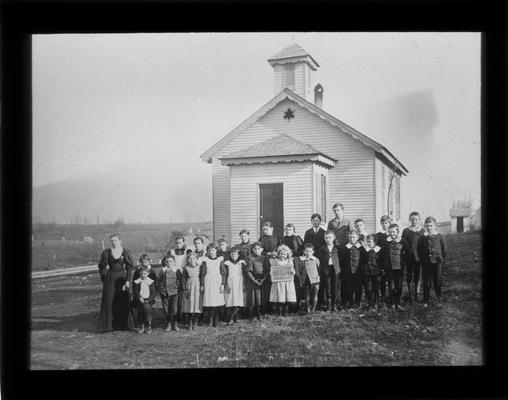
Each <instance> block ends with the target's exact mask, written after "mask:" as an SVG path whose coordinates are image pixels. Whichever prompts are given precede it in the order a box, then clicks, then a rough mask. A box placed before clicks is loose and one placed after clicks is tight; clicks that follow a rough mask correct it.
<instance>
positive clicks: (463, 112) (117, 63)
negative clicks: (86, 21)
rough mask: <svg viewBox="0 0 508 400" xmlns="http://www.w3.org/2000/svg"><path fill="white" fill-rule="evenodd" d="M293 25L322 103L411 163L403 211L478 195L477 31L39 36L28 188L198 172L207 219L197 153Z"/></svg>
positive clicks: (243, 108)
mask: <svg viewBox="0 0 508 400" xmlns="http://www.w3.org/2000/svg"><path fill="white" fill-rule="evenodd" d="M293 35H294V41H296V42H297V43H298V44H299V45H300V46H302V47H303V48H304V49H305V50H307V51H308V52H309V53H310V54H311V55H312V56H313V57H314V59H316V60H317V62H318V63H319V64H320V68H319V69H318V71H317V72H315V73H314V78H313V82H315V83H318V82H319V83H321V84H322V85H323V87H324V106H323V108H324V109H325V110H326V111H327V112H329V113H330V114H332V115H333V116H335V117H336V118H338V119H340V120H342V121H344V122H345V123H347V124H348V125H351V126H353V127H354V128H356V129H357V130H359V131H361V132H362V133H364V134H366V135H368V136H369V137H371V138H373V139H374V140H376V141H378V142H380V143H381V144H383V145H384V146H386V147H387V148H388V149H389V150H390V151H391V152H392V153H394V154H395V155H396V156H397V157H398V158H399V159H400V160H401V161H402V162H403V163H404V164H405V166H406V167H407V168H408V169H409V171H410V172H409V174H408V176H407V177H405V179H404V182H403V188H402V190H403V192H402V196H403V201H404V205H403V206H404V207H403V210H404V211H407V210H412V209H417V210H420V211H421V212H422V213H423V214H426V215H429V214H433V215H436V216H437V217H438V218H439V219H441V220H442V219H449V218H448V217H447V213H448V209H449V207H450V205H451V202H452V201H453V199H454V198H457V197H463V196H472V197H473V200H474V201H475V203H476V206H479V199H480V59H481V54H480V40H481V36H480V34H479V33H298V32H296V33H293V34H292V33H266V34H264V33H248V34H233V33H225V34H188V33H183V34H181V33H178V34H173V33H171V34H126V35H109V34H108V35H95V34H94V35H36V36H34V37H33V143H34V147H33V150H34V155H33V156H34V157H33V184H34V186H40V185H44V184H48V183H52V182H58V181H61V180H65V179H69V178H79V177H82V176H86V175H106V174H112V173H113V174H114V173H129V174H132V176H133V177H134V176H136V175H138V176H143V179H144V183H145V185H146V186H145V188H146V190H147V191H151V190H152V189H153V188H156V187H158V186H160V184H161V182H163V181H164V179H165V178H164V177H165V176H167V175H171V176H175V175H176V176H179V177H180V178H179V179H188V180H189V181H196V182H206V183H205V184H203V192H204V194H203V196H205V197H206V196H208V198H209V199H210V203H209V204H210V206H209V210H204V213H205V214H204V215H205V217H206V216H209V218H210V219H211V214H212V210H211V207H212V206H211V166H210V165H209V164H206V163H204V162H202V161H201V159H200V157H199V156H200V155H201V154H202V153H203V152H204V151H205V150H207V149H208V148H209V147H210V146H211V145H213V144H214V143H215V142H217V141H218V140H219V139H220V138H222V137H223V136H224V135H226V134H227V133H228V132H229V131H230V130H232V129H233V128H235V127H236V126H237V125H239V124H240V123H241V122H242V121H243V120H245V119H246V118H247V117H249V116H250V115H251V114H252V113H254V112H255V111H257V110H258V109H259V108H260V107H261V106H262V105H264V104H265V103H267V102H268V101H269V100H270V99H271V98H272V97H273V96H274V92H273V69H272V68H271V67H270V65H269V64H268V62H267V61H266V60H267V59H268V58H269V57H271V56H272V55H274V54H275V53H277V52H278V51H279V50H281V49H282V48H284V47H286V46H287V45H288V44H289V43H290V42H291V41H292V40H293ZM133 179H135V178H133ZM133 195H136V194H133ZM331 200H332V202H333V199H331ZM146 212H147V213H151V215H149V216H150V217H152V218H157V217H158V216H159V215H166V210H164V209H163V205H161V207H160V209H157V207H154V209H150V210H147V211H146Z"/></svg>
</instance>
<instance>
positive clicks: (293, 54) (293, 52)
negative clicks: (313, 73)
mask: <svg viewBox="0 0 508 400" xmlns="http://www.w3.org/2000/svg"><path fill="white" fill-rule="evenodd" d="M290 59H294V60H295V61H299V60H302V61H307V63H308V64H309V65H310V66H311V68H312V69H313V70H316V69H317V67H319V64H318V62H317V61H316V60H315V59H314V58H313V57H312V56H311V55H310V54H309V53H308V52H307V51H306V50H305V49H304V48H302V47H301V46H300V45H299V44H298V43H295V42H293V43H291V44H289V45H288V46H287V47H285V48H283V49H282V50H281V51H279V52H278V53H277V54H275V55H273V56H272V57H270V58H269V59H268V62H269V63H270V64H271V65H273V64H277V63H278V62H282V63H283V62H288V61H290Z"/></svg>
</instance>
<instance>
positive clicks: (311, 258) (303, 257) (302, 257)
mask: <svg viewBox="0 0 508 400" xmlns="http://www.w3.org/2000/svg"><path fill="white" fill-rule="evenodd" d="M300 260H302V261H305V260H307V257H305V256H300ZM310 260H317V258H316V257H314V256H310Z"/></svg>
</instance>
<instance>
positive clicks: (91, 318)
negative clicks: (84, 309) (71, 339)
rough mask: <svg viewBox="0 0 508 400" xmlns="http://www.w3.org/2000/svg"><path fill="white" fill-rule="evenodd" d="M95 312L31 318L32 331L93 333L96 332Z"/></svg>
mask: <svg viewBox="0 0 508 400" xmlns="http://www.w3.org/2000/svg"><path fill="white" fill-rule="evenodd" d="M98 319H99V314H98V313H97V312H93V313H87V314H76V315H70V316H63V317H62V316H58V317H48V316H36V315H34V316H32V331H42V330H53V331H68V332H72V331H78V332H91V333H95V332H96V330H97V321H98Z"/></svg>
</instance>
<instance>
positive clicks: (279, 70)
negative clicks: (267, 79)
mask: <svg viewBox="0 0 508 400" xmlns="http://www.w3.org/2000/svg"><path fill="white" fill-rule="evenodd" d="M273 82H274V92H273V95H274V96H275V95H278V94H279V93H280V92H281V91H282V89H284V84H285V75H284V65H282V64H275V65H274V66H273Z"/></svg>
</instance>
